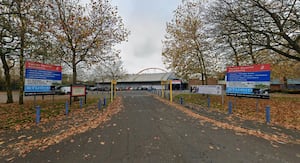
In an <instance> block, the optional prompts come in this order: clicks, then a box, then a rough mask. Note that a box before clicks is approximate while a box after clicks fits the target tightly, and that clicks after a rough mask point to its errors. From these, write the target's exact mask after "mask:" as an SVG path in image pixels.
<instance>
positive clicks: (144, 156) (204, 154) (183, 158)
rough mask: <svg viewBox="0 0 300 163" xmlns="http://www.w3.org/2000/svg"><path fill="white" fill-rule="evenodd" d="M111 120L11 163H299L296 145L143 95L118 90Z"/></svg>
mask: <svg viewBox="0 0 300 163" xmlns="http://www.w3.org/2000/svg"><path fill="white" fill-rule="evenodd" d="M118 95H120V96H123V102H124V109H123V111H121V112H120V113H118V114H117V115H115V116H114V117H113V118H112V119H111V121H109V122H108V123H106V124H104V125H103V126H102V127H98V128H96V129H93V130H89V131H88V132H86V133H83V134H79V135H75V136H73V137H71V138H69V139H66V140H64V141H63V142H61V143H59V144H56V145H53V146H50V147H49V148H47V149H46V150H45V151H42V152H41V151H37V150H36V151H33V152H31V153H29V154H28V155H27V156H26V157H25V158H18V159H16V160H15V161H16V162H62V163H77V162H78V163H81V162H97V163H100V162H103V163H110V162H112V163H114V162H116V163H119V162H121V163H122V162H124V163H147V162H149V163H150V162H151V163H152V162H153V163H160V162H166V163H168V162H178V163H179V162H187V163H193V162H195V163H199V162H208V163H216V162H220V163H221V162H222V163H223V162H231V163H232V162H272V163H274V162H300V145H295V144H278V145H277V146H275V147H274V146H273V145H272V144H271V142H270V141H267V140H265V139H261V138H258V137H255V136H249V135H239V134H236V133H235V132H234V131H232V130H226V129H221V128H217V127H215V126H214V125H212V124H210V123H201V122H200V120H199V119H194V118H191V117H189V116H187V115H186V114H184V113H182V112H181V111H179V110H177V109H175V108H173V107H171V106H169V105H166V104H164V103H162V102H160V101H159V100H157V99H155V98H153V97H152V96H151V95H149V94H147V93H145V92H123V93H121V94H120V93H119V94H118Z"/></svg>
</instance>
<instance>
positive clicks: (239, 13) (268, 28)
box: [208, 0, 300, 64]
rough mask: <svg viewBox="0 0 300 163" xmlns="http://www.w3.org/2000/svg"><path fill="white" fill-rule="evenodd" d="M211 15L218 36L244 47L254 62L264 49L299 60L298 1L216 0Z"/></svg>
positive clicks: (299, 8)
mask: <svg viewBox="0 0 300 163" xmlns="http://www.w3.org/2000/svg"><path fill="white" fill-rule="evenodd" d="M208 15H209V16H210V17H208V19H209V20H210V22H212V23H213V26H214V27H215V28H216V29H215V31H219V32H217V34H218V38H224V39H225V41H226V40H227V43H228V45H229V46H232V47H233V48H235V49H239V50H241V49H242V50H243V49H244V50H245V51H246V54H248V56H250V57H251V58H250V59H251V60H252V63H254V64H255V63H257V62H259V61H257V59H256V57H257V56H255V55H254V53H256V54H258V52H259V51H260V50H264V49H267V50H271V51H273V52H276V53H277V54H279V55H282V56H285V57H287V58H290V59H294V60H297V61H300V44H299V40H300V35H299V26H300V21H299V20H300V19H299V18H300V1H299V0H286V1H277V0H272V1H269V0H244V1H239V0H217V1H215V3H214V4H213V5H212V7H211V10H210V12H209V14H208ZM229 39H231V40H229ZM232 43H234V44H232ZM245 51H244V52H245ZM234 54H235V55H236V54H238V53H236V52H234ZM235 60H236V59H235Z"/></svg>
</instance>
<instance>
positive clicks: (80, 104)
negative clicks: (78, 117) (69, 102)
mask: <svg viewBox="0 0 300 163" xmlns="http://www.w3.org/2000/svg"><path fill="white" fill-rule="evenodd" d="M79 107H80V109H82V98H80V99H79Z"/></svg>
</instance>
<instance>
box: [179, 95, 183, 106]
mask: <svg viewBox="0 0 300 163" xmlns="http://www.w3.org/2000/svg"><path fill="white" fill-rule="evenodd" d="M180 104H181V105H182V104H183V98H182V97H180Z"/></svg>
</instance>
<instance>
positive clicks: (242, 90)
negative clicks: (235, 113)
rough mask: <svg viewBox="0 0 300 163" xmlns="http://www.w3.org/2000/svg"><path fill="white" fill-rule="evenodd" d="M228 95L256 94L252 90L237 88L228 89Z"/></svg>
mask: <svg viewBox="0 0 300 163" xmlns="http://www.w3.org/2000/svg"><path fill="white" fill-rule="evenodd" d="M226 93H236V94H249V95H251V94H254V93H253V89H252V88H237V87H227V88H226Z"/></svg>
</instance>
